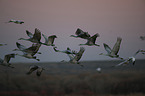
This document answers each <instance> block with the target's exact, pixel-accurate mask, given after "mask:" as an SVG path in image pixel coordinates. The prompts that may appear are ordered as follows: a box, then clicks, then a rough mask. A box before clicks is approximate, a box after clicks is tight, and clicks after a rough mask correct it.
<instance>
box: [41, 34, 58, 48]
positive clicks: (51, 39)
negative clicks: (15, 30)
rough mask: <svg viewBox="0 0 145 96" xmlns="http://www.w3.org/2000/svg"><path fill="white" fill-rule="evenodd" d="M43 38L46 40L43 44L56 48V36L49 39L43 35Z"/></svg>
mask: <svg viewBox="0 0 145 96" xmlns="http://www.w3.org/2000/svg"><path fill="white" fill-rule="evenodd" d="M42 36H43V37H44V39H45V43H41V44H43V45H46V46H55V45H54V44H53V43H54V40H55V38H57V36H56V35H51V36H49V37H47V36H46V35H44V34H42Z"/></svg>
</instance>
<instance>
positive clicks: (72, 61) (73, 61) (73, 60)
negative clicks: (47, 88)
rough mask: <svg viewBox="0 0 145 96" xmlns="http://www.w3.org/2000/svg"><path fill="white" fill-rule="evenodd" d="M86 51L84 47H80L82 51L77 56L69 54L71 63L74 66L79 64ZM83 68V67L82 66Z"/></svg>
mask: <svg viewBox="0 0 145 96" xmlns="http://www.w3.org/2000/svg"><path fill="white" fill-rule="evenodd" d="M84 51H85V48H84V47H80V50H79V52H78V53H76V54H67V55H68V56H69V58H70V61H69V62H70V63H73V64H79V62H78V61H79V60H80V59H81V57H82V55H83V53H84ZM81 66H82V67H83V65H81Z"/></svg>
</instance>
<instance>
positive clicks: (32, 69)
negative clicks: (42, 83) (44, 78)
mask: <svg viewBox="0 0 145 96" xmlns="http://www.w3.org/2000/svg"><path fill="white" fill-rule="evenodd" d="M35 70H37V72H36V75H37V76H40V75H41V73H42V71H43V70H45V69H44V68H42V67H41V66H37V65H32V66H30V68H29V71H28V72H27V73H26V74H27V75H29V74H31V73H32V72H33V71H35Z"/></svg>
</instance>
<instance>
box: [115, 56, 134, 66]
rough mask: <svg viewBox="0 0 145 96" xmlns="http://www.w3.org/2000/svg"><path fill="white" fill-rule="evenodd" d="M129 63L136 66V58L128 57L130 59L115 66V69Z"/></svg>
mask: <svg viewBox="0 0 145 96" xmlns="http://www.w3.org/2000/svg"><path fill="white" fill-rule="evenodd" d="M129 63H132V64H133V65H134V64H135V57H128V59H126V60H124V61H123V62H121V63H119V64H117V65H115V66H113V67H117V66H121V65H127V64H129Z"/></svg>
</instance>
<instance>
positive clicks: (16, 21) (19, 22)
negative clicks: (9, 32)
mask: <svg viewBox="0 0 145 96" xmlns="http://www.w3.org/2000/svg"><path fill="white" fill-rule="evenodd" d="M11 22H13V23H15V24H23V23H24V21H21V20H13V19H11V20H10V21H9V22H6V23H11Z"/></svg>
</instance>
